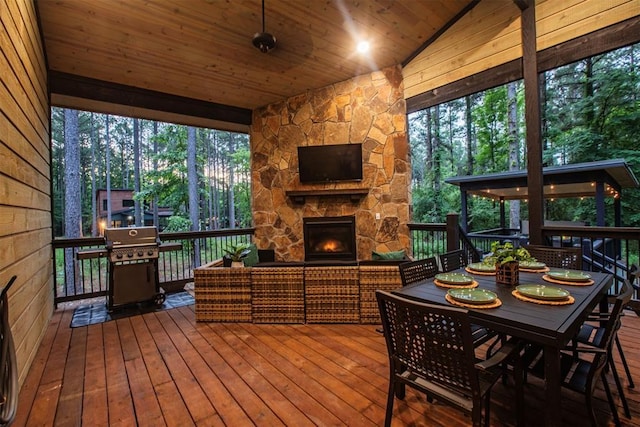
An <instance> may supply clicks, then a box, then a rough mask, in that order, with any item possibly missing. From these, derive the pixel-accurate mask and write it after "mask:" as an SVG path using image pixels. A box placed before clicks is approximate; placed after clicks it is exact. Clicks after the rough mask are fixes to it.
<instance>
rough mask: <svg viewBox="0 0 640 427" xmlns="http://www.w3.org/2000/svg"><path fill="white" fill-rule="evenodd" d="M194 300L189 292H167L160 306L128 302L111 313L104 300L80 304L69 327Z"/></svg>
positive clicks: (156, 309) (91, 323)
mask: <svg viewBox="0 0 640 427" xmlns="http://www.w3.org/2000/svg"><path fill="white" fill-rule="evenodd" d="M194 303H195V300H194V298H193V296H191V294H190V293H189V292H177V293H173V294H167V295H166V300H165V302H164V304H162V305H161V306H160V307H158V306H156V305H155V304H149V303H138V304H130V305H126V306H123V307H118V308H116V309H114V310H113V311H112V312H111V313H109V311H108V310H107V303H106V302H96V303H93V304H89V305H81V306H79V307H77V308H76V309H75V310H74V311H73V317H72V319H71V327H72V328H77V327H80V326H87V325H93V324H96V323H103V322H108V321H109V320H116V319H122V318H124V317H129V316H135V315H137V314H144V313H151V312H155V311H162V310H167V309H170V308H177V307H182V306H185V305H191V304H194Z"/></svg>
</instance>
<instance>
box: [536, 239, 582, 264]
mask: <svg viewBox="0 0 640 427" xmlns="http://www.w3.org/2000/svg"><path fill="white" fill-rule="evenodd" d="M524 248H525V249H526V250H528V251H529V253H530V254H531V256H532V257H534V258H535V259H536V261H538V262H544V263H545V264H546V265H547V266H548V267H556V268H568V269H571V270H582V249H581V248H555V247H552V246H542V245H527V246H525V247H524Z"/></svg>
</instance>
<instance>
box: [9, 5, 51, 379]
mask: <svg viewBox="0 0 640 427" xmlns="http://www.w3.org/2000/svg"><path fill="white" fill-rule="evenodd" d="M0 25H1V27H0V286H4V285H5V284H6V283H7V281H8V280H9V278H10V277H11V276H13V275H16V276H17V280H16V282H15V283H14V285H13V287H12V288H11V291H10V292H9V322H10V324H11V330H12V334H13V337H14V341H15V345H16V354H17V360H18V373H19V376H20V384H22V383H23V381H24V378H25V377H26V374H27V372H28V369H29V367H30V365H31V362H32V361H33V359H34V357H35V354H36V351H37V349H38V346H39V344H40V341H41V339H42V337H43V336H44V333H45V331H46V327H47V325H48V322H49V320H50V319H51V315H52V313H53V284H52V283H53V263H52V250H51V236H52V234H51V172H50V169H51V168H50V157H51V156H50V145H49V128H50V123H49V99H48V92H47V72H46V65H45V56H44V53H43V46H42V41H41V39H40V33H39V29H38V21H37V17H36V12H35V7H34V4H33V1H31V0H19V1H16V0H0Z"/></svg>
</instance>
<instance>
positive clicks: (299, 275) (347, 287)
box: [194, 261, 402, 324]
mask: <svg viewBox="0 0 640 427" xmlns="http://www.w3.org/2000/svg"><path fill="white" fill-rule="evenodd" d="M398 264H399V262H397V261H396V262H387V261H363V262H360V263H352V264H345V265H318V264H313V263H309V264H307V263H272V262H268V263H260V264H257V265H256V266H253V267H245V268H229V267H223V266H222V264H221V262H219V261H217V262H214V263H211V264H208V265H205V266H202V267H200V268H197V269H196V270H195V272H194V282H195V299H196V303H195V312H196V320H197V321H201V322H254V323H305V322H307V323H367V324H378V323H380V316H379V314H378V306H377V302H376V298H375V291H376V289H382V290H393V289H397V288H399V287H401V286H402V283H401V281H400V271H399V269H398Z"/></svg>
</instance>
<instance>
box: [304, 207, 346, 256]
mask: <svg viewBox="0 0 640 427" xmlns="http://www.w3.org/2000/svg"><path fill="white" fill-rule="evenodd" d="M303 223H304V226H303V228H304V253H305V257H304V260H305V261H310V262H313V261H356V260H357V259H358V258H357V255H358V254H357V251H356V219H355V217H354V216H338V217H320V218H313V217H312V218H303Z"/></svg>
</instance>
